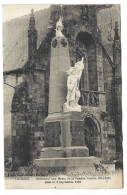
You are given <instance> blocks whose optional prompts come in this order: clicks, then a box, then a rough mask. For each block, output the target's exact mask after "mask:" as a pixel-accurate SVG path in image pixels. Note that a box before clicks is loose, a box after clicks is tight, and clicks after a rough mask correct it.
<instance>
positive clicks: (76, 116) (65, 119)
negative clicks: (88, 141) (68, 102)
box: [44, 112, 85, 148]
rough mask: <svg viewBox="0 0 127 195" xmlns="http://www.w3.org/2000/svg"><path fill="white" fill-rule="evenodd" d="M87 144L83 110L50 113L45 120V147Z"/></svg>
mask: <svg viewBox="0 0 127 195" xmlns="http://www.w3.org/2000/svg"><path fill="white" fill-rule="evenodd" d="M72 146H76V147H77V146H85V135H84V120H83V118H82V115H81V112H63V113H53V114H49V115H48V117H47V118H46V119H45V121H44V147H46V148H47V147H72Z"/></svg>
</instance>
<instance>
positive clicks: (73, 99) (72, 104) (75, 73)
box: [64, 58, 84, 111]
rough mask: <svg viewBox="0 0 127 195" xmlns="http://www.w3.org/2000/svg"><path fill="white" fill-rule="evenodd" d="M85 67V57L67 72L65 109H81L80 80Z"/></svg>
mask: <svg viewBox="0 0 127 195" xmlns="http://www.w3.org/2000/svg"><path fill="white" fill-rule="evenodd" d="M83 69H84V64H83V58H82V60H81V61H79V62H77V63H76V64H75V66H74V67H71V68H70V69H69V70H68V71H67V74H68V75H69V76H68V78H67V89H68V92H67V102H66V103H65V104H64V111H81V106H80V105H79V104H78V101H79V98H80V91H79V82H80V78H81V75H82V70H83Z"/></svg>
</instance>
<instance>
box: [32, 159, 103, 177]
mask: <svg viewBox="0 0 127 195" xmlns="http://www.w3.org/2000/svg"><path fill="white" fill-rule="evenodd" d="M100 161H101V159H100V158H96V157H93V156H91V157H77V158H75V157H71V158H40V159H35V161H34V163H35V164H36V166H37V167H38V168H39V170H40V171H41V170H42V171H44V170H45V171H51V170H52V171H53V172H60V171H62V172H64V173H69V172H72V173H74V172H80V173H81V174H82V173H83V172H84V173H86V174H94V173H95V171H96V167H95V165H96V164H98V165H99V164H100Z"/></svg>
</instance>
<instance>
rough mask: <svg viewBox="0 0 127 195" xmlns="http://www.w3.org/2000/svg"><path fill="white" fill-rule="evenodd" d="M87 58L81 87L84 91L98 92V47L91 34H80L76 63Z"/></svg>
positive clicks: (77, 41)
mask: <svg viewBox="0 0 127 195" xmlns="http://www.w3.org/2000/svg"><path fill="white" fill-rule="evenodd" d="M82 57H85V58H86V60H85V63H84V64H85V65H84V72H83V74H82V78H81V83H80V87H81V88H82V89H84V90H92V91H97V90H98V84H97V61H96V45H95V41H94V39H93V37H92V35H91V34H89V33H88V32H80V33H79V34H78V35H77V37H76V61H79V60H80V59H81V58H82Z"/></svg>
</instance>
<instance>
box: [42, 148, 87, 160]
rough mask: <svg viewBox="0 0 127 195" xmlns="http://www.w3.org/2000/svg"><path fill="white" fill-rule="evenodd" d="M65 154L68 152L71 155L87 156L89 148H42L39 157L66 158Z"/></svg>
mask: <svg viewBox="0 0 127 195" xmlns="http://www.w3.org/2000/svg"><path fill="white" fill-rule="evenodd" d="M67 154H70V156H71V157H88V156H89V150H88V148H87V147H86V146H72V147H64V148H63V147H50V148H43V149H42V150H41V152H40V158H49V157H50V158H66V157H67Z"/></svg>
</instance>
